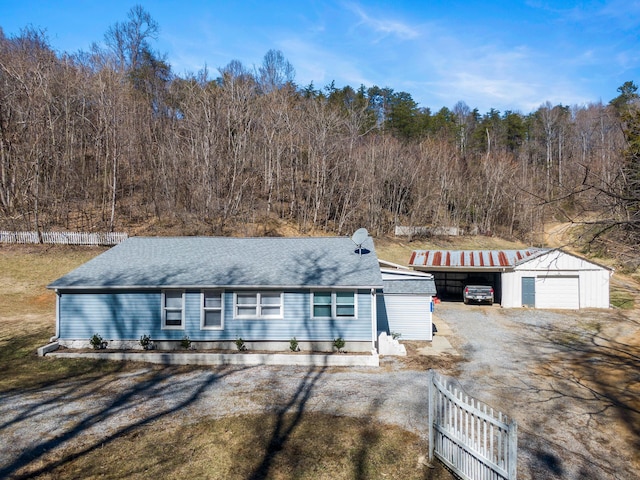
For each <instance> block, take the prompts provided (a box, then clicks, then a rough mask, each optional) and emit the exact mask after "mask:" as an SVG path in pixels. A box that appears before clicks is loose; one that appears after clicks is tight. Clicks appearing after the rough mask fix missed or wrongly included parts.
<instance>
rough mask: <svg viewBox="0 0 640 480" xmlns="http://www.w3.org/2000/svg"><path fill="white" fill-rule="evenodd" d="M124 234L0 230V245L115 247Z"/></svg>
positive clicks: (124, 238) (122, 239) (125, 235)
mask: <svg viewBox="0 0 640 480" xmlns="http://www.w3.org/2000/svg"><path fill="white" fill-rule="evenodd" d="M127 238H128V235H127V234H126V233H119V232H104V233H85V232H40V235H38V232H7V231H3V230H0V243H21V244H24V243H47V244H55V245H117V244H118V243H120V242H123V241H124V240H126V239H127Z"/></svg>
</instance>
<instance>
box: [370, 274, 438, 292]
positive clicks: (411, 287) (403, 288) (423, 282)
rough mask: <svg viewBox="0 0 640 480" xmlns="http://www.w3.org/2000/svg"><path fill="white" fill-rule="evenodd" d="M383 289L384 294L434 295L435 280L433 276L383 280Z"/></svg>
mask: <svg viewBox="0 0 640 480" xmlns="http://www.w3.org/2000/svg"><path fill="white" fill-rule="evenodd" d="M382 283H383V284H384V288H383V291H384V293H385V294H394V293H395V294H401V293H404V294H407V293H410V294H423V295H432V296H433V295H435V294H436V293H437V291H436V282H435V281H434V280H433V278H420V279H413V280H411V279H402V280H383V281H382Z"/></svg>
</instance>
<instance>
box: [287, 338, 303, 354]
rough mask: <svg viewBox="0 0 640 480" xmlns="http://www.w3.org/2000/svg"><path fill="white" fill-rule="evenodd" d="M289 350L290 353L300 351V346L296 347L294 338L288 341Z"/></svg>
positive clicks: (296, 343)
mask: <svg viewBox="0 0 640 480" xmlns="http://www.w3.org/2000/svg"><path fill="white" fill-rule="evenodd" d="M289 350H291V351H292V352H299V351H300V345H298V340H296V337H293V338H292V339H291V340H289Z"/></svg>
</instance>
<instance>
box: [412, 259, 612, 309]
mask: <svg viewBox="0 0 640 480" xmlns="http://www.w3.org/2000/svg"><path fill="white" fill-rule="evenodd" d="M409 266H410V267H411V268H413V269H415V270H419V271H423V272H428V273H431V274H433V276H434V279H435V282H436V289H437V291H438V297H439V298H441V299H442V300H445V301H446V300H450V301H461V300H462V290H463V288H464V285H465V284H467V282H470V281H472V280H473V282H474V283H476V282H477V280H478V279H480V280H485V281H486V283H487V284H489V285H491V286H493V288H494V292H495V301H496V303H500V305H502V306H503V307H506V308H515V307H531V308H547V309H580V308H609V281H610V278H611V275H612V274H613V270H612V269H610V268H608V267H605V266H602V265H599V264H596V263H594V262H591V261H589V260H587V259H585V258H582V257H579V256H577V255H574V254H571V253H567V252H565V251H563V250H560V249H543V248H534V247H531V248H526V249H521V250H457V251H456V250H414V251H413V252H412V254H411V258H410V260H409Z"/></svg>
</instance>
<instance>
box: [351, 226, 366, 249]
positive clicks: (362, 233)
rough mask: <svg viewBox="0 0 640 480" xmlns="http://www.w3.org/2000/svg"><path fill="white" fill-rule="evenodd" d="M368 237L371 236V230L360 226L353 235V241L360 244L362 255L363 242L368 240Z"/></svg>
mask: <svg viewBox="0 0 640 480" xmlns="http://www.w3.org/2000/svg"><path fill="white" fill-rule="evenodd" d="M367 238H369V232H367V229H366V228H359V229H358V230H356V232H355V233H354V234H353V235H352V236H351V241H352V242H353V243H355V244H356V245H357V246H358V253H359V254H360V255H362V244H363V243H364V242H366V241H367Z"/></svg>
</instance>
